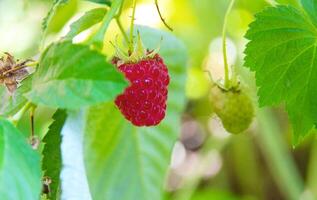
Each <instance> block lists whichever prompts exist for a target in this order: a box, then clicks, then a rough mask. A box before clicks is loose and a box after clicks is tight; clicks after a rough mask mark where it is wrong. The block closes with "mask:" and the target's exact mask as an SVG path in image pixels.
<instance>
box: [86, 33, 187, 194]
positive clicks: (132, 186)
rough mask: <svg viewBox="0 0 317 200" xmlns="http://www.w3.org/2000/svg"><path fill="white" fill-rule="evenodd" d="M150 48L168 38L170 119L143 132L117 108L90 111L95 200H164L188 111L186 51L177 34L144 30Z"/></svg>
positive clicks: (91, 177)
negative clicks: (182, 119)
mask: <svg viewBox="0 0 317 200" xmlns="http://www.w3.org/2000/svg"><path fill="white" fill-rule="evenodd" d="M138 30H139V31H140V33H141V37H142V39H143V42H144V43H145V46H146V47H148V48H149V49H153V48H155V47H156V46H157V44H158V43H159V42H160V39H161V37H163V42H162V45H161V52H160V54H161V56H162V57H163V58H164V59H165V60H166V64H167V66H168V68H169V71H170V76H171V84H170V87H169V91H170V92H169V98H168V106H167V107H168V109H167V116H166V118H165V119H164V120H163V121H162V123H161V124H160V125H158V126H156V127H150V128H149V127H147V128H137V127H134V126H133V125H131V124H130V123H129V122H128V121H127V120H125V119H124V118H123V116H122V114H121V113H120V111H118V109H117V108H116V107H115V105H114V104H113V103H108V104H105V105H100V106H97V107H93V108H91V109H89V111H88V114H87V123H86V129H85V140H84V143H85V144H84V145H85V150H84V154H85V165H86V169H87V177H88V182H89V186H90V191H91V194H92V197H93V199H96V200H99V199H120V200H129V199H131V200H134V199H139V200H148V199H152V200H159V199H161V198H162V188H163V185H164V180H165V177H166V171H167V168H168V164H169V161H170V156H171V150H172V147H173V145H174V142H175V140H176V139H177V137H178V133H179V131H180V130H179V127H180V126H179V123H180V114H181V112H182V109H183V107H184V103H185V96H184V88H183V87H184V81H185V70H186V61H187V56H186V50H185V47H184V45H183V44H182V43H181V42H180V41H178V40H177V39H176V38H174V37H173V36H172V35H170V34H168V33H165V32H161V31H158V30H154V29H151V28H146V27H138Z"/></svg>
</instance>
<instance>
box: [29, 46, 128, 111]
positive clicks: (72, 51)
mask: <svg viewBox="0 0 317 200" xmlns="http://www.w3.org/2000/svg"><path fill="white" fill-rule="evenodd" d="M126 86H127V83H126V81H125V79H124V77H123V75H122V74H121V73H119V72H118V71H117V70H116V69H115V67H114V66H112V65H111V64H109V63H107V62H106V58H105V56H103V55H102V54H100V53H98V52H97V51H94V50H91V49H90V48H89V47H88V46H84V45H77V44H72V43H71V42H61V43H56V44H53V45H51V46H50V47H48V49H47V50H46V51H45V52H44V53H43V55H42V58H41V60H40V64H39V67H38V69H37V71H36V72H35V73H34V76H33V81H32V89H31V91H30V92H28V93H26V94H25V96H26V97H27V98H28V99H29V100H30V101H31V102H33V103H34V104H40V105H45V106H49V107H54V108H66V109H78V108H81V107H83V106H90V105H94V104H98V103H102V102H107V101H112V100H113V99H114V97H115V96H116V95H118V94H119V93H120V92H122V90H123V89H124V88H125V87H126Z"/></svg>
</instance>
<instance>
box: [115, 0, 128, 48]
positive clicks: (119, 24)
mask: <svg viewBox="0 0 317 200" xmlns="http://www.w3.org/2000/svg"><path fill="white" fill-rule="evenodd" d="M123 4H124V0H123V1H122V3H121V6H120V9H119V11H118V13H117V14H116V16H115V17H114V18H115V20H116V23H117V25H118V27H119V29H120V32H121V34H122V35H123V38H124V40H125V41H126V43H127V44H129V37H128V35H127V33H126V32H125V31H124V28H123V25H122V23H121V20H120V16H121V13H122V7H123Z"/></svg>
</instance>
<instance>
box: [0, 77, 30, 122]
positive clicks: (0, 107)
mask: <svg viewBox="0 0 317 200" xmlns="http://www.w3.org/2000/svg"><path fill="white" fill-rule="evenodd" d="M31 81H32V79H31V77H29V78H27V79H25V80H23V81H22V82H21V86H20V87H18V89H17V90H16V91H15V93H14V94H13V95H11V94H10V93H9V92H8V90H7V88H6V87H4V86H2V85H1V86H0V98H1V100H2V101H1V104H0V115H1V116H6V117H8V116H13V115H14V114H16V113H17V112H18V111H19V110H20V109H21V108H22V107H23V106H24V105H25V104H26V103H27V99H26V98H25V97H24V96H23V95H24V93H26V92H28V91H29V90H30V88H31Z"/></svg>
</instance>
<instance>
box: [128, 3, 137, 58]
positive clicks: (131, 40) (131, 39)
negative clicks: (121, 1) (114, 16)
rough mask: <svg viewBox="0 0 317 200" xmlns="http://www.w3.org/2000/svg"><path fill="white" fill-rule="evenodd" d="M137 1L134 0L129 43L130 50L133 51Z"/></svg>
mask: <svg viewBox="0 0 317 200" xmlns="http://www.w3.org/2000/svg"><path fill="white" fill-rule="evenodd" d="M136 1H137V0H133V10H132V17H131V25H130V45H129V50H130V52H132V51H133V45H134V38H133V32H134V17H135V10H136Z"/></svg>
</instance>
